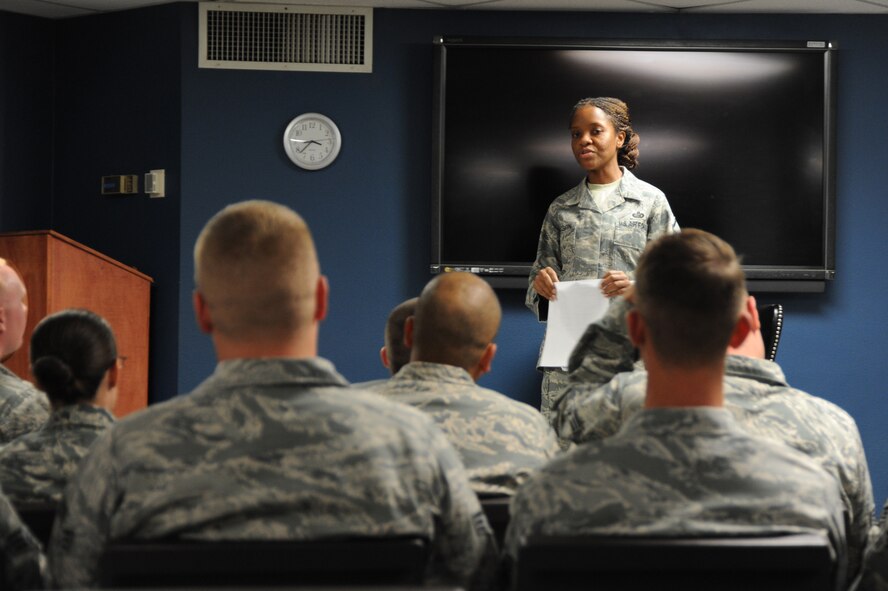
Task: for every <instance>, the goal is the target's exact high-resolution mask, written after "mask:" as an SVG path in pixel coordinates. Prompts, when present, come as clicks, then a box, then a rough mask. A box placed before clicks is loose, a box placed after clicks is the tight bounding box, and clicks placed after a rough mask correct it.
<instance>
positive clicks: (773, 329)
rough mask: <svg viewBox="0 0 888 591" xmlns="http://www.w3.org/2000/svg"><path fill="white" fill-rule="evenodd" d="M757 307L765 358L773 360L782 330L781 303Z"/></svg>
mask: <svg viewBox="0 0 888 591" xmlns="http://www.w3.org/2000/svg"><path fill="white" fill-rule="evenodd" d="M757 307H758V314H759V320H760V321H761V324H762V329H761V330H762V339H763V340H764V341H765V359H767V360H768V361H775V360H776V359H777V347H779V346H780V335H781V334H782V332H783V304H764V305H760V306H757Z"/></svg>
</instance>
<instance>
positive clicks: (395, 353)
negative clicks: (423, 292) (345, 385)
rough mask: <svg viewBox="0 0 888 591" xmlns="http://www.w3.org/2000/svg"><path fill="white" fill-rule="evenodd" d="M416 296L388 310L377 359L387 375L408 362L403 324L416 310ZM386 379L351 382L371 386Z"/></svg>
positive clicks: (362, 386)
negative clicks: (386, 370) (387, 372)
mask: <svg viewBox="0 0 888 591" xmlns="http://www.w3.org/2000/svg"><path fill="white" fill-rule="evenodd" d="M416 301H417V298H410V299H409V300H406V301H403V302H401V303H400V304H398V305H397V306H395V307H394V308H393V309H392V311H391V312H389V316H388V319H387V320H386V322H385V334H384V335H383V343H384V344H383V346H382V348H381V349H380V350H379V360H380V361H381V362H382V366H383V367H385V368H386V369H388V370H389V375H395V374H396V373H398V372H399V371H400V370H401V368H402V367H404V366H405V365H407V364H408V363H409V362H410V347H408V346H407V345H406V344H405V343H404V324H405V323H406V322H407V319H408V318H410V317H411V316H413V314H414V313H415V311H416ZM387 381H388V380H387V379H385V380H373V381H370V382H363V383H359V384H353V386H355V387H356V388H373V387H376V386H379V385H381V384H385V383H386V382H387Z"/></svg>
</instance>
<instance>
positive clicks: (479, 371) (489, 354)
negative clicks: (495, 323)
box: [471, 343, 496, 381]
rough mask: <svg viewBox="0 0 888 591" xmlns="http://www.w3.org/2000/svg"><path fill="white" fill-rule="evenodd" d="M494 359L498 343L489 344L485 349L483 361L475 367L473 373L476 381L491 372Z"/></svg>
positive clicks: (480, 360)
mask: <svg viewBox="0 0 888 591" xmlns="http://www.w3.org/2000/svg"><path fill="white" fill-rule="evenodd" d="M494 357H496V343H488V344H487V346H486V347H485V348H484V353H482V354H481V359H479V360H478V363H477V364H476V365H475V369H474V371H472V372H471V374H472V377H473V378H474V379H475V380H476V381H477V380H478V378H480V377H481V376H483V375H484V374H486V373H488V372H489V371H490V368H491V366H492V365H493V358H494Z"/></svg>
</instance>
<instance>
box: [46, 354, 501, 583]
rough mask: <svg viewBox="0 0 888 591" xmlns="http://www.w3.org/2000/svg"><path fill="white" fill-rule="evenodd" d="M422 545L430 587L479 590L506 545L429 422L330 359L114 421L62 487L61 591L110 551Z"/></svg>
mask: <svg viewBox="0 0 888 591" xmlns="http://www.w3.org/2000/svg"><path fill="white" fill-rule="evenodd" d="M399 535H421V536H425V537H427V538H428V539H429V540H431V557H432V561H431V563H430V567H429V577H428V579H429V582H431V583H433V584H439V585H457V586H463V587H465V588H466V589H472V588H477V587H478V585H480V584H482V583H483V581H485V580H486V579H485V577H489V576H490V573H491V572H492V569H493V568H495V560H496V547H495V542H494V541H493V538H492V534H491V531H490V527H489V525H488V523H487V520H486V519H485V518H484V515H483V513H482V511H481V507H480V505H479V503H478V499H477V497H476V496H475V494H474V493H473V492H472V490H471V489H470V488H469V482H468V478H467V477H466V475H465V471H464V469H463V467H462V464H461V463H460V461H459V456H458V455H457V454H456V452H455V451H454V450H453V448H452V447H451V446H450V444H449V443H448V442H447V440H446V438H445V437H444V435H443V434H442V433H441V431H440V430H439V429H438V428H437V427H435V426H434V424H433V423H432V422H431V420H429V419H428V417H426V416H425V415H423V414H422V413H420V412H418V411H416V410H414V409H411V408H408V407H405V406H402V405H399V404H395V403H392V402H390V401H387V400H385V399H383V398H382V397H380V396H378V395H375V394H372V393H369V392H362V391H359V390H355V389H350V388H348V383H347V382H346V381H345V379H344V378H342V376H340V375H339V374H338V373H337V372H336V371H335V369H334V368H333V365H332V364H331V363H330V362H329V361H326V360H324V359H241V360H233V361H224V362H221V363H219V364H218V366H217V368H216V371H215V372H214V373H213V375H211V376H210V377H209V378H208V379H207V380H205V381H204V382H203V383H202V384H201V385H200V386H198V387H197V389H195V390H194V391H193V392H192V393H190V394H188V395H185V396H181V397H179V398H176V399H174V400H170V401H168V402H165V403H162V404H158V405H155V406H152V407H150V408H148V409H147V410H144V411H142V412H139V413H136V414H134V415H131V416H129V417H127V418H126V419H124V420H122V421H120V422H118V423H116V424H115V425H114V426H113V427H112V428H111V429H109V430H108V431H107V432H106V433H105V435H103V436H102V437H100V438H99V439H98V440H97V441H96V443H95V444H94V445H93V447H92V448H91V449H90V451H89V453H88V454H87V455H86V457H85V458H84V461H83V462H82V464H81V467H80V470H79V471H78V474H77V476H76V477H74V478H73V479H72V480H71V482H70V483H69V485H68V488H67V489H66V491H65V495H64V498H63V500H62V504H61V506H60V509H59V515H58V517H57V521H56V527H55V529H54V530H53V534H52V538H51V542H50V548H49V558H50V567H51V570H52V575H53V579H54V584H55V585H56V586H59V587H63V588H78V587H83V586H89V585H93V584H95V582H96V575H97V567H98V562H99V559H100V556H101V552H102V549H103V547H104V546H105V544H106V543H108V542H109V541H111V540H121V539H155V538H165V537H181V538H188V539H201V540H245V539H263V540H264V539H296V540H299V539H317V538H329V537H341V536H399Z"/></svg>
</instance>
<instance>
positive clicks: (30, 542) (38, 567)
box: [0, 491, 46, 591]
mask: <svg viewBox="0 0 888 591" xmlns="http://www.w3.org/2000/svg"><path fill="white" fill-rule="evenodd" d="M0 556H2V568H0V573H2V577H0V579H2V585H0V586H2V587H3V589H8V590H10V591H17V590H20V589H43V587H44V575H45V572H44V571H45V569H46V559H45V557H44V556H43V552H42V551H41V547H40V542H38V541H37V539H36V538H35V537H34V536H33V535H32V534H31V531H30V530H29V529H28V528H27V527H25V525H24V524H23V523H22V521H21V519H20V518H19V516H18V513H16V512H15V509H13V507H12V504H11V503H10V502H9V499H8V498H6V495H4V494H3V491H0Z"/></svg>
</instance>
